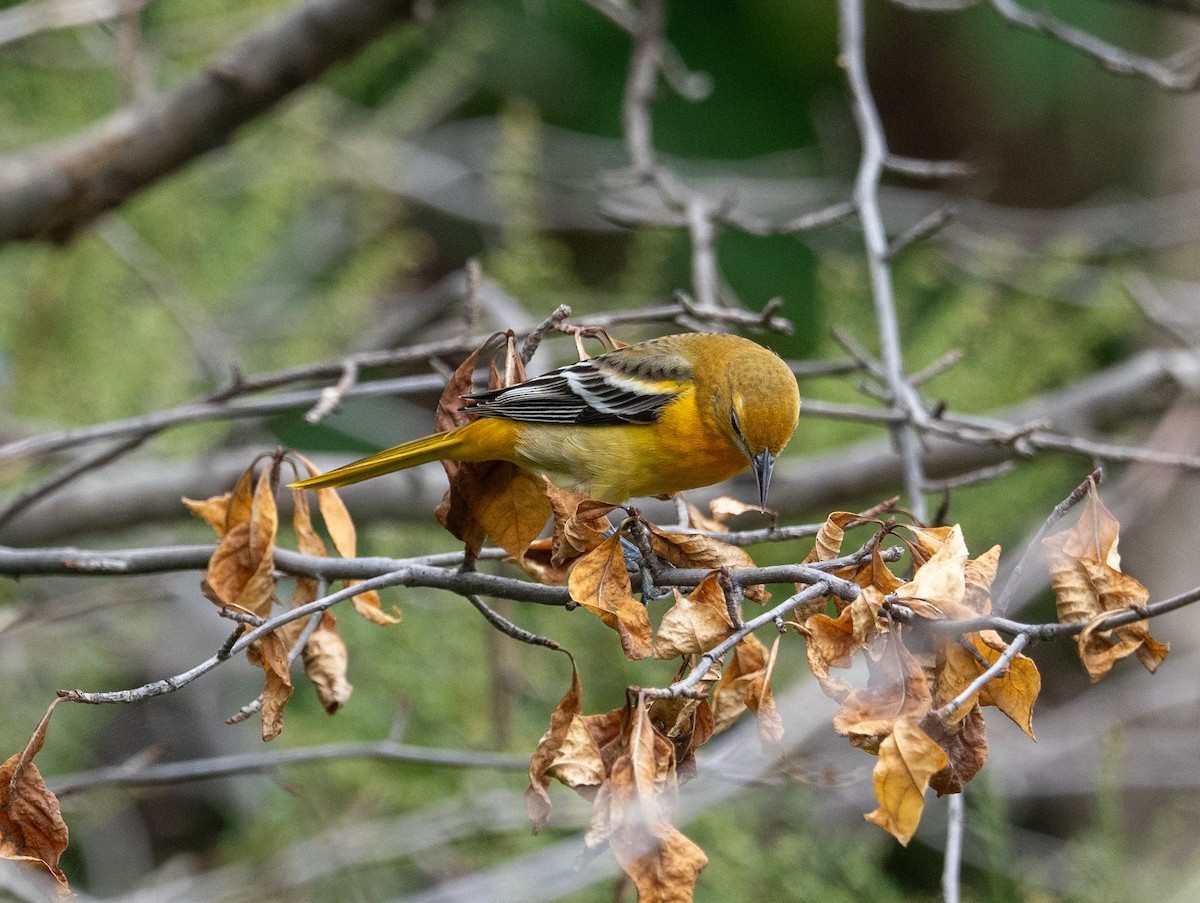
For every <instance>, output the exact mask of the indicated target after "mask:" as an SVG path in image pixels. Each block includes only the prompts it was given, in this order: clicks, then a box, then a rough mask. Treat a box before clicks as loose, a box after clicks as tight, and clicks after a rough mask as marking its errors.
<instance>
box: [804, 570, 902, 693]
mask: <svg viewBox="0 0 1200 903" xmlns="http://www.w3.org/2000/svg"><path fill="white" fill-rule="evenodd" d="M882 603H883V596H882V595H881V594H880V592H879V590H877V589H875V587H873V586H869V587H867V588H866V589H864V590H863V591H862V592H861V593H859V596H858V598H857V599H855V600H854V601H853V602H851V603H850V604H848V605H846V606H845V607H844V608H843V609H842V610H841V612H840V613H839V614H838V616H837V617H836V618H831V617H829V616H828V615H826V614H822V613H818V614H815V615H812V616H811V617H809V618H808V619H807V620H806V621H805V622H804V624H803V626H802V627H801V628H800V632H801V633H802V634H803V635H804V637H805V640H806V650H807V653H808V669H809V671H811V672H812V675H813V677H815V678H816V679H817V680H818V681H819V682H820V684H821V689H822V690H823V691H824V692H825V695H826V696H828V697H830V698H831V699H835V700H837V701H838V702H841V701H843V700H844V699H845V698H846V697H847V696H848V695H849V694H850V692H851V691H852V690H853V687H851V686H850V684H849V683H848V682H847V681H846V680H844V679H843V678H841V677H836V676H834V675H833V674H831V673H830V669H831V668H849V667H850V666H851V665H852V664H853V655H854V653H855V652H858V651H859V650H861V649H863V648H864V647H865V646H866V644H867V642H868V640H869V639H870V638H871V637H873V636H874V635H875V633H876V624H875V613H876V612H877V611H879V606H880V605H881V604H882Z"/></svg>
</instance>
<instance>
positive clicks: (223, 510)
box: [183, 492, 232, 539]
mask: <svg viewBox="0 0 1200 903" xmlns="http://www.w3.org/2000/svg"><path fill="white" fill-rule="evenodd" d="M231 497H232V493H229V492H223V493H221V494H220V495H214V496H210V497H209V498H206V499H204V500H202V501H201V500H197V499H190V498H188V497H187V496H184V497H183V504H184V505H186V506H187V509H188V511H190V512H191V513H192V514H194V515H196V517H198V518H200V519H201V520H202V521H204V522H205V523H206V524H208V525H209V526H210V527H212V528H213V531H214V532H215V533H216V534H217V538H218V539H220V538H221V537H222V536H224V535H225V524H226V521H227V520H228V519H229V500H230V498H231Z"/></svg>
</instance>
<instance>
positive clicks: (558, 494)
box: [541, 477, 616, 567]
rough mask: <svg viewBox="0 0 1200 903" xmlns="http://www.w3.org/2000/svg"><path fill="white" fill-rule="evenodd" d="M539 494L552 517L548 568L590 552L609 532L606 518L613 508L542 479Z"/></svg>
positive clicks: (609, 525) (610, 526)
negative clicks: (552, 533)
mask: <svg viewBox="0 0 1200 903" xmlns="http://www.w3.org/2000/svg"><path fill="white" fill-rule="evenodd" d="M541 488H542V492H543V494H545V496H546V499H547V501H549V502H550V507H551V510H552V511H553V515H554V536H553V538H552V540H551V550H552V554H551V558H550V564H551V565H552V566H553V567H558V566H560V565H562V564H563V563H565V562H567V561H570V560H571V559H573V558H577V557H579V556H580V555H583V554H585V553H586V552H590V551H591V550H592V549H594V548H595V547H596V546H598V545H599V544H600V543H601V542H602V541H603V540H604V539H605V537H606V535H607V534H609V533H611V532H612V525H611V524H610V523H609V522H608V514H609V513H610V512H611V511H613V509H614V508H615V507H616V506H615V505H611V504H609V503H607V502H600V501H597V500H596V499H590V498H588V497H587V496H586V495H583V494H581V493H578V492H572V491H571V490H569V489H563V488H562V487H560V486H556V485H554V483H552V482H550V480H548V479H547V478H546V477H542V487H541Z"/></svg>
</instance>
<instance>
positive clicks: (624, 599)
mask: <svg viewBox="0 0 1200 903" xmlns="http://www.w3.org/2000/svg"><path fill="white" fill-rule="evenodd" d="M567 588H568V590H569V591H570V594H571V598H572V599H573V600H574V601H575V602H576V603H577V604H579V605H582V606H583V607H584V608H586V609H587V610H588V611H590V612H591V613H592V614H594V615H596V617H598V618H599V619H600V620H601V621H603V622H604V623H605V624H607V625H608V626H609V627H611V628H612V629H613V630H615V631H617V634H618V636H620V638H621V649H622V650H623V651H624V653H625V657H626V658H628V659H631V660H632V659H641V658H649V657H650V656H651V655H653V653H654V648H653V642H652V639H651V635H652V629H651V626H650V617H649V616H648V615H647V614H646V606H645V605H643V604H642V603H641V602H639V601H638V600H637V599H635V598H634V596H633V593H632V592H631V591H630V587H629V570H628V568H627V567H626V565H625V553H624V551H623V550H622V548H621V536H620V533H613V535H612V536H610V537H609V538H608V539H606V540H604V541H603V542H602V543H600V545H598V546H596V548H594V549H593V550H592V551H590V552H588V553H587V554H586V555H584V556H583V557H581V558H580V559H579V560H578V561H576V562H575V566H574V567H573V568H571V574H570V577H569V578H568V579H567Z"/></svg>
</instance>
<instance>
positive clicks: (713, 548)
mask: <svg viewBox="0 0 1200 903" xmlns="http://www.w3.org/2000/svg"><path fill="white" fill-rule="evenodd" d="M646 528H647V529H648V530H649V532H650V548H651V549H652V550H653V551H654V554H655V555H657V556H658V558H659V559H660V560H661V561H665V562H666V563H667V564H670V565H673V566H674V567H677V568H704V569H705V570H717V569H718V568H752V567H754V559H752V558H751V557H750V555H749V553H748V552H747V551H746V550H745V549H740V548H738V547H737V546H731V545H729V544H728V543H725V542H721V541H720V540H719V539H713V538H712V537H710V536H700V535H699V534H696V533H667V532H664V531H663V530H660V529H659V528H658V527H656V526H655V525H654V524H651V523H647V524H646ZM746 598H747V599H752V600H754V601H755V602H769V601H770V599H771V594H770V593H769V592H767V588H766V587H765V586H758V585H756V586H747V587H746Z"/></svg>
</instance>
